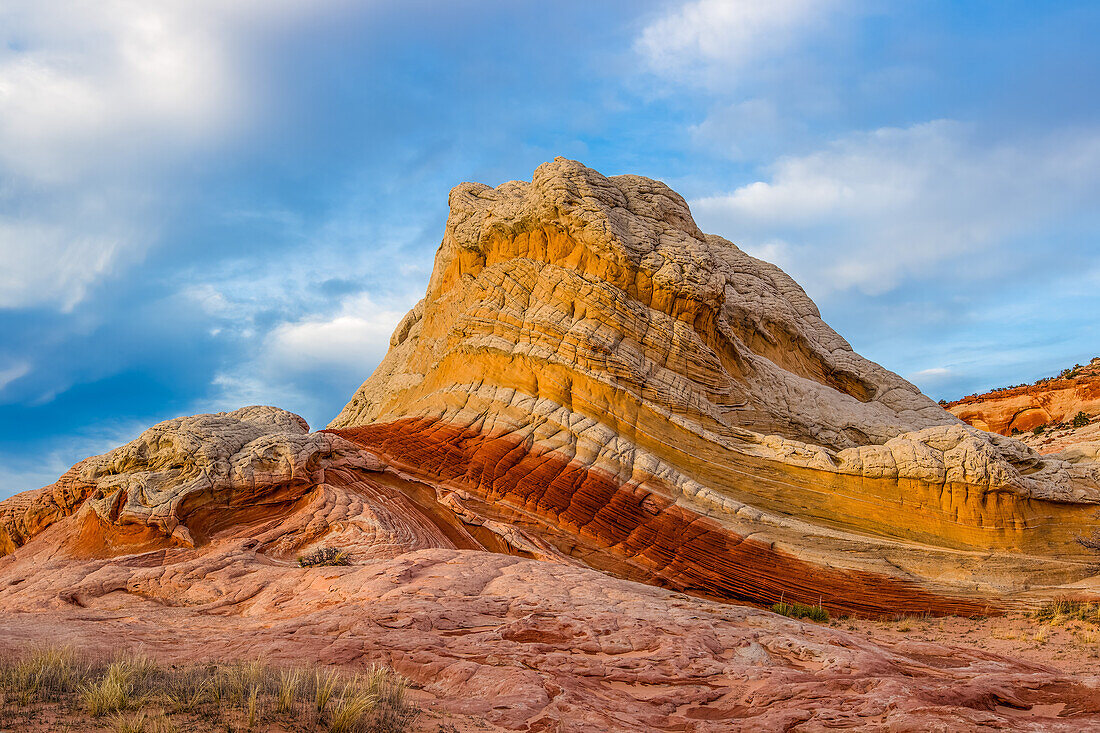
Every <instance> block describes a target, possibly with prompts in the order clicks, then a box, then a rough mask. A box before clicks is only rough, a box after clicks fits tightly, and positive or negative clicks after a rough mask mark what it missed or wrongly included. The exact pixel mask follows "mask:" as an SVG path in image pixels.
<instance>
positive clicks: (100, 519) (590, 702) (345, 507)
mask: <svg viewBox="0 0 1100 733" xmlns="http://www.w3.org/2000/svg"><path fill="white" fill-rule="evenodd" d="M62 483H63V485H64V487H68V489H69V493H68V494H65V493H64V491H63V490H62V487H61V486H54V487H50V488H49V489H47V490H45V491H44V492H39V493H36V494H34V495H33V496H32V497H31V500H30V501H27V500H26V499H23V500H21V501H20V502H17V503H16V504H17V505H18V506H19V507H22V509H23V512H22V513H19V512H16V511H12V507H13V506H14V505H13V504H12V503H10V502H4V503H2V504H0V506H2V507H3V508H4V509H5V511H6V514H5V517H6V522H8V524H7V525H6V526H9V527H10V526H12V523H15V524H19V526H21V527H22V528H23V530H28V529H29V526H28V524H27V517H29V516H37V517H45V516H46V513H43V508H44V507H50V510H49V511H52V512H53V521H52V522H49V523H48V524H46V526H44V528H42V529H41V530H40V531H38V532H37V533H35V534H34V536H33V537H31V538H29V539H26V538H24V539H26V541H25V542H22V541H21V546H20V547H19V549H18V550H17V551H16V552H14V553H11V554H7V555H6V556H3V557H0V619H2V627H3V630H4V634H3V635H0V652H4V651H9V650H12V649H16V648H21V647H24V646H27V645H35V644H40V643H42V642H43V641H45V640H48V641H49V642H50V643H54V644H71V645H74V646H77V647H78V648H80V649H82V650H84V651H86V652H89V653H96V652H99V653H102V654H105V655H106V654H111V653H115V652H117V651H118V650H119V649H121V648H129V649H133V650H135V651H140V652H141V653H144V654H148V655H151V656H154V657H156V658H158V659H160V660H161V661H163V662H174V661H179V662H187V663H190V664H193V663H196V662H201V661H203V660H222V659H250V658H256V657H260V656H262V657H264V658H266V659H267V660H268V661H270V662H273V663H285V664H293V665H302V664H311V663H312V664H315V663H323V664H336V665H343V666H347V667H352V668H357V667H358V668H364V667H367V666H369V665H371V664H374V663H384V664H387V665H389V666H391V667H392V668H394V669H395V670H397V671H398V672H400V673H402V674H404V675H405V676H407V677H409V678H410V679H411V680H412V682H413V684H414V685H415V686H416V687H417V688H419V690H420V692H419V695H420V696H421V698H422V699H424V698H427V702H428V704H429V706H430V708H431V709H433V710H435V711H437V712H441V713H447V714H451V715H460V716H472V719H473V721H474V722H475V723H476V724H477V727H476V728H475V729H478V730H508V731H547V732H549V731H562V732H563V733H573V732H587V731H591V732H593V733H595V732H597V731H619V730H631V731H692V732H693V733H706V732H709V731H713V732H715V733H717V732H718V731H780V730H791V729H794V728H795V727H797V728H798V729H805V730H818V729H826V728H834V727H858V728H859V729H862V730H883V731H885V730H891V731H893V730H944V731H948V730H949V731H971V730H983V729H1001V730H1007V729H1016V730H1036V731H1038V730H1043V731H1058V730H1064V731H1070V730H1081V729H1082V728H1083V727H1088V726H1097V725H1100V692H1098V689H1100V688H1098V685H1100V680H1097V679H1093V678H1074V677H1070V676H1066V675H1062V674H1060V673H1058V672H1056V671H1055V670H1053V669H1050V668H1048V667H1043V666H1039V665H1034V664H1028V663H1024V662H1019V661H1014V660H1011V659H1006V658H1004V657H998V656H996V655H991V654H988V653H984V652H979V651H974V650H966V649H961V648H958V647H950V646H943V645H936V644H928V643H922V642H917V641H906V642H901V643H898V644H893V645H885V646H884V645H877V644H872V643H869V642H867V641H866V640H864V639H862V638H860V637H859V636H857V635H854V634H852V633H849V632H845V631H841V630H839V629H830V628H827V627H822V626H817V625H814V624H809V623H803V622H799V621H794V620H791V619H787V618H784V617H781V616H777V615H776V614H772V613H769V612H767V611H762V610H758V609H754V608H749V607H745V606H734V605H729V604H723V603H716V602H712V601H707V600H704V599H698V598H691V597H689V596H685V595H682V594H678V593H674V592H671V591H668V590H663V589H659V588H654V587H652V586H648V585H642V584H638V583H633V582H630V581H626V580H620V579H616V578H611V577H608V576H607V575H605V574H603V573H601V572H599V571H597V570H593V569H591V568H587V567H584V566H580V565H578V564H576V563H573V562H570V561H568V560H566V559H565V558H562V557H556V556H553V555H552V554H550V555H547V556H545V557H544V558H543V559H542V560H535V559H531V558H530V557H524V556H521V555H527V554H528V553H527V552H526V551H524V550H522V549H516V548H511V547H510V546H509V545H508V544H507V543H506V542H505V540H504V539H502V538H501V537H500V536H499V535H497V534H494V533H493V532H491V531H488V530H486V529H485V528H484V526H483V525H482V524H481V523H479V522H478V521H476V520H477V517H476V514H474V513H473V512H472V510H470V509H469V508H467V507H465V506H464V505H462V504H461V503H459V504H453V505H452V506H456V507H458V506H461V507H462V509H461V512H459V511H444V510H443V505H442V504H439V503H435V502H434V501H433V497H434V496H435V494H434V492H432V491H431V490H430V489H428V487H425V486H423V485H420V484H416V483H414V482H411V481H409V480H408V479H406V478H403V477H402V476H400V475H399V474H397V473H395V472H393V471H392V469H388V468H386V467H385V466H383V465H382V464H381V463H380V462H378V461H377V459H376V458H374V457H373V455H372V454H369V453H367V452H364V451H360V450H358V449H355V448H354V446H352V445H351V444H350V443H349V442H347V441H345V440H344V439H342V438H339V437H337V436H335V435H332V434H330V433H313V434H310V433H308V432H306V429H305V427H304V425H303V424H302V422H301V420H300V419H299V418H297V417H296V416H294V415H291V414H289V413H286V412H282V411H279V410H275V409H274V408H246V409H244V410H239V411H237V412H235V413H227V414H220V415H203V416H197V417H194V418H184V419H182V420H173V421H169V422H167V423H162V424H161V425H158V426H156V427H154V428H152V429H150V430H149V431H147V432H146V433H145V434H143V435H142V436H141V437H140V438H138V439H137V440H135V441H133V442H132V443H130V444H128V445H126V446H123V447H122V448H119V449H117V450H115V451H112V452H111V453H108V454H106V455H104V456H100V457H97V458H92V459H89V460H87V461H85V462H83V463H82V464H80V465H78V466H77V467H76V468H74V470H73V471H72V472H70V473H69V474H67V475H66V477H65V478H64V479H63V482H59V484H62ZM79 495H83V496H84V497H85V500H84V502H83V503H80V502H79V500H73V499H71V497H74V496H79ZM47 496H48V497H51V498H50V499H48V500H47V499H46V497H47ZM459 518H460V519H461V521H459ZM40 521H41V522H42V523H45V520H44V519H42V520H40ZM20 523H21V524H20ZM514 529H515V531H516V537H518V538H520V539H522V538H523V537H524V536H525V535H524V533H523V532H522V531H521V530H519V529H518V528H514ZM8 531H10V530H8ZM9 538H10V535H9ZM532 541H533V542H535V543H536V545H537V540H532ZM321 545H326V546H340V547H346V548H351V550H352V565H351V566H349V567H317V568H300V567H297V565H296V564H295V562H294V556H295V554H296V553H297V552H299V551H302V550H304V549H308V548H310V547H314V546H321ZM491 548H495V550H496V551H489V549H491ZM509 552H511V553H512V554H509ZM547 560H549V561H547ZM554 560H557V561H556V562H555V561H554ZM477 721H483V722H481V723H477ZM435 727H437V726H432V727H431V728H426V730H434V729H435Z"/></svg>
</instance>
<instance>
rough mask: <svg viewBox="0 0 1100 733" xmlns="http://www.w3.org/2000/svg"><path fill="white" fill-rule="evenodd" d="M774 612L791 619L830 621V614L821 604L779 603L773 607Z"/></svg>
mask: <svg viewBox="0 0 1100 733" xmlns="http://www.w3.org/2000/svg"><path fill="white" fill-rule="evenodd" d="M772 610H773V611H775V612H776V613H778V614H781V615H783V616H790V617H791V618H808V619H809V620H811V621H817V622H818V623H825V622H826V621H828V620H829V612H828V611H826V610H825V607H824V606H822V605H821V604H818V605H816V606H807V605H806V604H804V603H783V602H782V601H780V602H779V603H776V604H773V605H772Z"/></svg>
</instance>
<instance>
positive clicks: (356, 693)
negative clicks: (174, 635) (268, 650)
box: [0, 648, 419, 733]
mask: <svg viewBox="0 0 1100 733" xmlns="http://www.w3.org/2000/svg"><path fill="white" fill-rule="evenodd" d="M44 711H47V712H49V713H50V714H51V715H52V716H53V717H54V718H55V719H56V721H57V727H58V729H69V730H87V729H96V730H102V729H106V730H110V731H115V733H179V731H196V732H203V733H206V732H211V731H219V732H221V731H226V730H233V731H248V730H252V731H261V730H268V729H271V728H272V727H278V728H279V729H286V730H310V731H334V732H335V733H402V732H403V731H407V730H409V729H411V727H412V725H413V723H414V721H415V719H416V717H417V715H418V713H419V710H418V709H417V708H416V707H415V706H414V705H412V704H410V703H409V701H408V700H407V696H406V683H405V680H404V679H403V678H401V677H399V676H398V675H396V674H394V673H393V672H391V671H390V670H388V669H385V668H383V667H372V668H370V669H368V670H367V671H365V672H360V673H356V674H347V673H344V672H342V671H340V670H337V669H331V668H318V669H288V668H282V667H275V666H271V665H268V664H265V663H264V662H262V661H248V662H237V663H227V664H208V665H201V666H200V665H188V666H174V665H173V666H161V665H157V664H155V663H153V662H152V661H150V660H149V659H147V658H144V657H135V656H120V657H118V658H115V659H113V660H109V661H101V660H94V659H91V658H89V657H86V656H81V655H78V654H76V653H74V652H73V651H72V650H69V649H56V648H44V649H39V650H34V651H30V652H26V653H22V654H19V655H10V656H6V657H5V656H2V655H0V730H3V731H8V730H22V729H24V728H26V727H27V725H29V724H30V722H31V721H33V720H34V719H36V718H37V717H38V716H40V715H41V714H42V713H43V712H44ZM93 719H98V720H99V721H100V722H98V727H97V724H95V723H92V722H91V721H92V720H93Z"/></svg>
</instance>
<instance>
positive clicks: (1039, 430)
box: [1031, 425, 1046, 435]
mask: <svg viewBox="0 0 1100 733" xmlns="http://www.w3.org/2000/svg"><path fill="white" fill-rule="evenodd" d="M1045 431H1046V425H1036V426H1035V427H1033V428H1032V429H1031V433H1032V435H1042V434H1043V433H1044V432H1045Z"/></svg>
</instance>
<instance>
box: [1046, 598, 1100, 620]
mask: <svg viewBox="0 0 1100 733" xmlns="http://www.w3.org/2000/svg"><path fill="white" fill-rule="evenodd" d="M1031 617H1032V618H1034V619H1036V620H1038V621H1047V622H1050V623H1052V624H1064V623H1067V622H1069V621H1086V622H1088V623H1093V624H1100V603H1096V602H1092V601H1075V600H1072V599H1070V598H1056V599H1054V600H1053V601H1051V602H1050V603H1048V604H1046V605H1045V606H1043V607H1042V608H1041V609H1039V610H1038V611H1036V612H1034V613H1033V614H1031Z"/></svg>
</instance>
